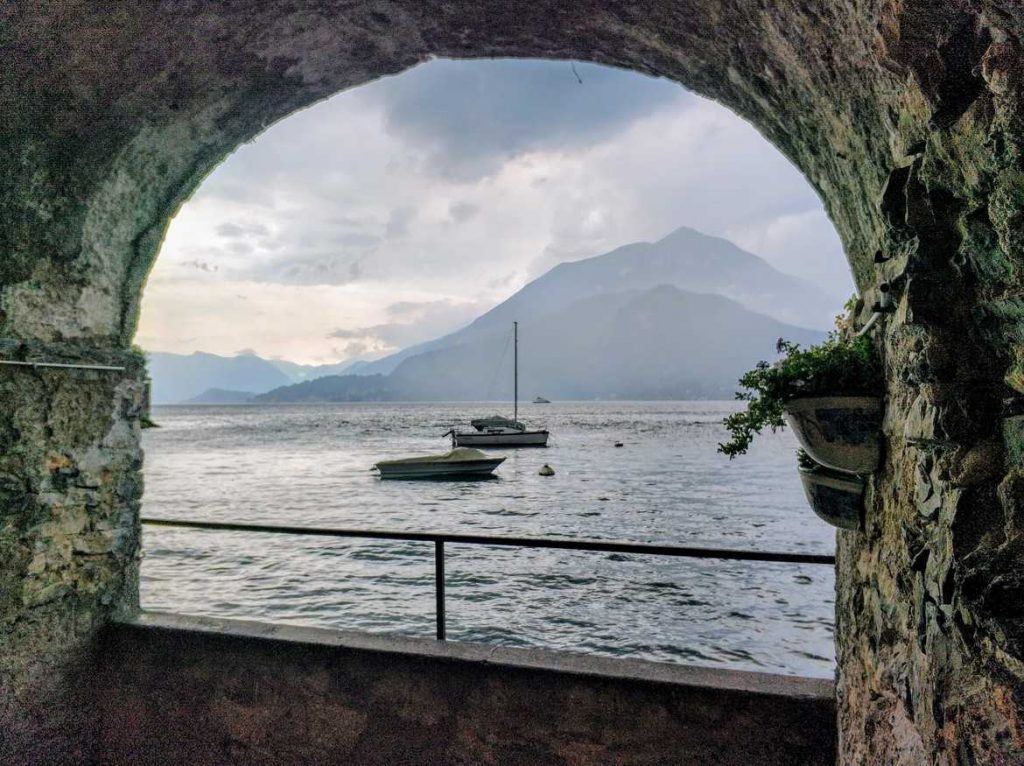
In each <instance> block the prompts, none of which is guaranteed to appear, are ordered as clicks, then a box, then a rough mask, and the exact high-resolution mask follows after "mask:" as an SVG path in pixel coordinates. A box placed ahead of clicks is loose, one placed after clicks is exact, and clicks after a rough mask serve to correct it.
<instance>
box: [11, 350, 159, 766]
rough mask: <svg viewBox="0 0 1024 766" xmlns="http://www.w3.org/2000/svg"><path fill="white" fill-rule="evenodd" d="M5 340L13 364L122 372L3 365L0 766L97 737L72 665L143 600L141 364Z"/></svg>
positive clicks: (119, 357) (133, 358)
mask: <svg viewBox="0 0 1024 766" xmlns="http://www.w3.org/2000/svg"><path fill="white" fill-rule="evenodd" d="M2 347H3V350H4V352H5V353H4V354H3V358H4V359H8V360H11V359H22V360H25V359H28V360H35V361H48V362H57V363H75V362H84V363H89V364H102V365H106V366H115V367H120V366H123V367H126V368H127V369H125V370H124V371H89V370H75V369H64V368H43V367H35V368H34V367H25V366H9V365H0V509H2V511H3V513H2V516H0V762H3V763H22V762H25V763H33V762H46V758H47V754H53V753H60V752H62V751H64V752H71V753H73V752H75V750H76V749H77V748H78V747H80V746H81V745H82V743H84V742H87V741H88V738H89V737H88V728H89V727H90V726H91V722H90V720H89V718H88V716H89V711H90V710H91V709H92V705H89V704H82V699H81V695H82V694H84V693H86V690H82V689H80V688H76V685H75V684H74V683H73V682H69V681H68V679H69V678H70V673H71V671H72V670H73V669H74V668H75V666H76V665H77V663H78V662H80V661H81V660H82V659H83V657H84V656H85V652H86V650H87V647H88V646H89V643H90V641H91V638H92V636H93V635H94V633H95V631H96V630H97V629H98V628H99V627H101V626H102V625H103V624H105V623H106V621H107V620H108V619H109V617H110V616H111V615H112V614H115V613H117V612H118V611H119V610H120V611H131V609H132V607H133V605H135V604H136V603H137V599H138V582H137V580H136V571H137V570H136V558H137V555H138V550H139V529H138V527H139V524H138V511H139V500H140V498H141V496H142V477H141V474H140V469H141V466H142V454H141V452H140V450H139V435H138V427H139V416H140V414H141V413H142V411H143V407H144V383H143V382H142V378H141V375H142V369H143V363H142V360H141V359H140V358H139V357H137V356H135V355H133V354H103V355H93V356H92V357H91V358H87V359H83V358H82V356H81V353H80V349H78V348H76V347H74V346H57V345H50V346H45V345H40V344H10V343H8V344H3V346H2ZM83 728H84V729H85V731H83Z"/></svg>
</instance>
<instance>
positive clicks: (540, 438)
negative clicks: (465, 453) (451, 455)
mask: <svg viewBox="0 0 1024 766" xmlns="http://www.w3.org/2000/svg"><path fill="white" fill-rule="evenodd" d="M548 435H549V434H548V432H547V431H516V432H514V433H507V432H506V433H488V432H487V431H478V432H475V433H473V432H469V433H455V434H454V435H453V437H452V440H453V441H454V443H455V446H456V447H546V446H548Z"/></svg>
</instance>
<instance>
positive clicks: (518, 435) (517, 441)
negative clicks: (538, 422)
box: [448, 322, 550, 447]
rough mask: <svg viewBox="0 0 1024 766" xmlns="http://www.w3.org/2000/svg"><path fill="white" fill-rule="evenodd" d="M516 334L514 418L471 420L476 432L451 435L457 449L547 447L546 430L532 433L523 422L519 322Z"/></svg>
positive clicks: (513, 326)
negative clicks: (521, 420)
mask: <svg viewBox="0 0 1024 766" xmlns="http://www.w3.org/2000/svg"><path fill="white" fill-rule="evenodd" d="M512 333H513V340H514V342H513V364H512V368H513V373H512V380H513V394H512V401H513V404H512V407H513V410H512V419H511V420H509V419H508V418H504V417H501V416H498V415H495V416H492V417H489V418H479V419H477V420H473V421H470V425H472V426H473V428H474V429H475V430H473V431H456V430H455V429H454V428H453V429H452V430H451V431H449V432H448V433H449V434H451V437H452V446H454V447H546V446H548V436H549V435H550V434H549V433H548V431H547V430H546V429H539V430H532V431H531V430H530V429H528V428H527V427H526V426H525V425H523V424H522V423H520V422H519V322H513V323H512Z"/></svg>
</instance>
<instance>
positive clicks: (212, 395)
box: [182, 388, 256, 404]
mask: <svg viewBox="0 0 1024 766" xmlns="http://www.w3.org/2000/svg"><path fill="white" fill-rule="evenodd" d="M254 396H256V394H254V393H253V392H252V391H228V390H227V389H224V388H208V389H206V390H205V391H203V393H201V394H199V396H193V397H192V398H191V399H186V400H185V401H184V402H182V404H248V403H249V402H251V401H252V400H253V397H254Z"/></svg>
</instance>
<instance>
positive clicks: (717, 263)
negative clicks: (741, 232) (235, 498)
mask: <svg viewBox="0 0 1024 766" xmlns="http://www.w3.org/2000/svg"><path fill="white" fill-rule="evenodd" d="M659 285H672V286H675V287H678V288H679V289H681V290H687V291H690V292H696V293H713V294H716V295H722V296H724V297H726V298H731V299H733V300H734V301H737V302H738V303H740V304H742V305H743V306H745V307H746V308H748V309H750V310H752V311H755V312H758V313H761V314H765V315H767V316H769V317H772V318H774V319H776V320H779V321H781V322H785V323H789V324H793V325H797V326H800V327H811V328H817V329H827V328H830V327H831V326H832V322H833V319H834V317H835V315H836V314H838V313H839V312H840V310H841V307H842V302H843V299H842V298H841V297H838V296H830V295H828V294H827V293H826V292H825V291H823V290H822V289H821V286H819V285H813V284H811V283H810V282H807V281H805V280H802V279H798V278H797V277H793V276H790V275H788V274H784V273H782V272H781V271H778V270H776V269H775V268H773V267H772V266H770V265H769V264H768V263H767V262H766V261H765V260H763V259H762V258H759V257H758V256H756V255H754V254H753V253H748V252H747V251H746V250H743V249H741V248H739V247H737V246H736V245H734V244H733V243H731V242H729V241H728V240H726V239H722V238H721V237H712V236H709V235H707V234H702V233H701V232H699V231H696V230H695V229H690V228H686V227H683V228H680V229H677V230H676V231H674V232H672V233H671V234H669V235H668V236H667V237H665V238H663V239H660V240H658V241H657V242H636V243H633V244H631V245H625V246H623V247H620V248H618V249H616V250H612V251H611V252H609V253H605V254H603V255H598V256H594V257H592V258H585V259H583V260H579V261H571V262H568V263H561V264H559V265H558V266H555V267H554V268H552V269H551V270H550V271H548V272H547V273H545V274H544V275H543V276H541V277H538V278H537V279H535V280H533V281H532V282H530V283H529V284H528V285H526V286H525V287H524V288H523V289H521V290H520V291H519V292H517V293H516V294H515V295H513V296H512V297H511V298H509V299H508V300H506V301H504V302H503V303H501V304H499V305H497V306H495V307H494V308H493V309H491V310H490V311H488V312H487V313H485V314H483V315H481V316H480V317H479V318H477V319H476V320H474V321H473V322H472V323H471V324H469V325H467V326H466V327H464V328H462V329H461V330H458V331H457V332H454V333H451V334H450V335H447V336H444V337H442V338H438V339H436V340H432V341H429V342H427V343H421V344H419V345H417V346H411V347H409V348H406V349H403V350H402V351H399V352H397V353H395V354H392V355H390V356H386V357H384V358H382V359H379V360H377V361H374V362H368V363H364V364H362V365H361V367H360V368H359V369H358V374H360V375H370V374H375V373H380V374H385V375H386V374H389V373H391V372H393V371H394V370H396V369H397V368H398V366H399V365H400V364H401V363H402V362H404V361H405V360H406V359H409V358H412V357H414V356H416V355H418V354H422V353H425V352H429V351H434V350H437V349H441V348H448V347H452V346H455V345H457V344H460V343H465V342H467V341H468V340H469V339H471V338H478V337H481V336H483V335H486V334H487V333H489V332H491V331H493V330H494V329H496V328H497V329H501V330H502V331H504V330H506V329H507V328H508V327H509V326H511V324H512V321H513V320H515V319H523V318H525V317H530V316H541V315H544V314H548V313H550V312H553V311H557V310H559V309H561V308H563V307H565V306H568V305H569V304H570V303H573V302H574V301H577V300H580V299H583V298H587V297H591V296H597V295H603V294H605V293H608V292H610V291H612V292H621V291H624V290H646V289H650V288H652V287H657V286H659ZM350 372H357V370H355V369H353V370H350Z"/></svg>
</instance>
